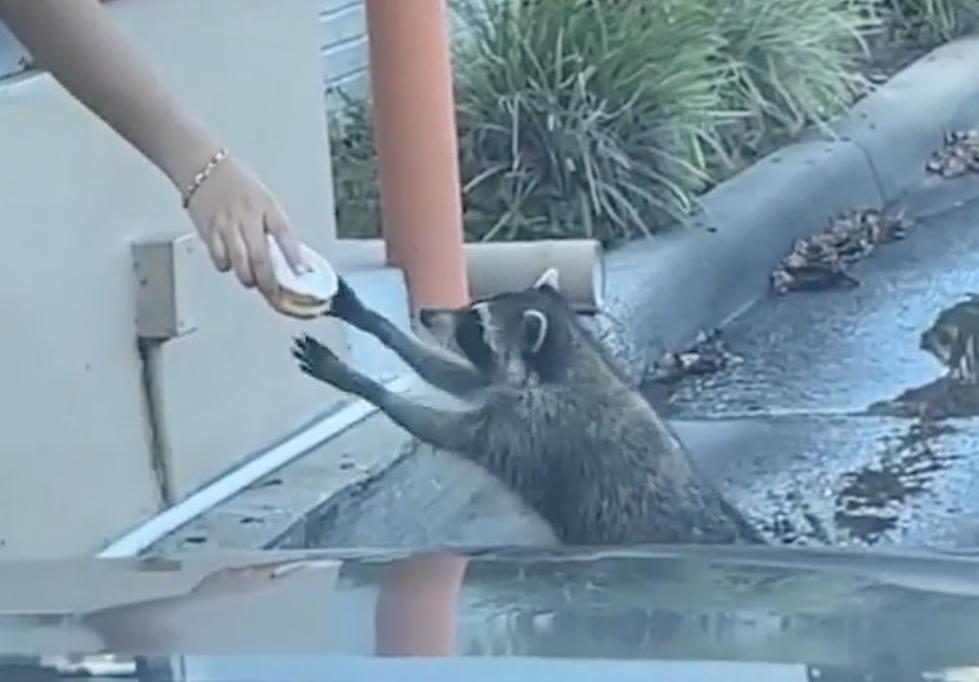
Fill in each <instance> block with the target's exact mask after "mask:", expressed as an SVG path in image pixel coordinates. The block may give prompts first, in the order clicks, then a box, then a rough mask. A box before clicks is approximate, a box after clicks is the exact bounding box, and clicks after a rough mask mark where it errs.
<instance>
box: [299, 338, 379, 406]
mask: <svg viewBox="0 0 979 682" xmlns="http://www.w3.org/2000/svg"><path fill="white" fill-rule="evenodd" d="M292 357H294V358H295V359H296V360H297V361H298V362H299V369H300V370H301V371H302V372H303V374H307V375H309V376H311V377H313V378H314V379H319V380H320V381H323V382H326V383H328V384H330V385H332V386H334V387H336V388H338V389H340V390H341V391H346V392H348V393H359V392H360V390H361V389H362V388H363V387H362V386H361V383H362V382H361V381H360V379H361V377H360V375H359V374H357V373H356V372H355V371H353V370H352V369H350V367H349V366H347V364H346V363H344V362H343V361H342V360H341V359H340V358H338V357H337V355H336V353H334V352H333V351H332V350H330V349H329V348H327V347H326V346H324V345H323V344H321V343H320V342H319V341H317V340H316V339H314V338H313V337H312V336H309V335H308V334H303V335H302V336H301V337H297V338H296V339H295V341H294V343H293V347H292Z"/></svg>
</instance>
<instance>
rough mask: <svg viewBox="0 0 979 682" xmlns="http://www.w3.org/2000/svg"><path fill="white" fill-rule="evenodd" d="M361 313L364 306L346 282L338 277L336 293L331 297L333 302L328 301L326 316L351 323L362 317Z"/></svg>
mask: <svg viewBox="0 0 979 682" xmlns="http://www.w3.org/2000/svg"><path fill="white" fill-rule="evenodd" d="M363 313H364V304H363V303H361V301H360V299H359V298H358V297H357V294H356V293H355V292H354V290H353V289H351V288H350V285H349V284H347V280H345V279H344V278H343V277H340V278H339V280H338V281H337V292H336V294H334V295H333V300H332V301H330V308H329V310H327V311H326V314H327V316H329V317H336V318H339V319H341V320H344V321H346V322H351V321H353V320H356V319H357V318H358V317H359V316H361V315H363Z"/></svg>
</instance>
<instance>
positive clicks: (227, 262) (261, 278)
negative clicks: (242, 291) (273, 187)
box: [187, 156, 309, 304]
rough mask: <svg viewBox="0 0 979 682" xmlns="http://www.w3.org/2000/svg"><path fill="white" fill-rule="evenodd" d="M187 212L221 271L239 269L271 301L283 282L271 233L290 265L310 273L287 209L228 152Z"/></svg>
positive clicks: (241, 278) (241, 277)
mask: <svg viewBox="0 0 979 682" xmlns="http://www.w3.org/2000/svg"><path fill="white" fill-rule="evenodd" d="M187 213H188V214H189V215H190V219H191V220H192V221H193V222H194V226H195V227H196V228H197V232H198V234H199V235H200V237H201V239H203V240H204V243H205V244H206V245H207V249H208V252H209V253H210V255H211V261H212V262H213V263H214V266H215V267H216V268H217V269H218V270H219V271H220V272H227V271H228V270H230V269H232V268H233V269H234V271H235V274H236V275H237V277H238V281H240V282H241V284H242V285H243V286H245V287H247V288H252V287H255V286H257V287H258V289H259V291H260V292H261V293H262V295H263V296H265V299H266V300H267V301H268V302H269V303H270V304H271V303H272V302H273V301H274V300H275V298H276V295H277V292H278V289H279V285H278V282H277V281H276V279H275V273H274V272H273V269H272V261H271V258H270V254H269V244H268V241H267V237H266V235H267V234H271V235H272V237H273V238H274V239H275V240H276V241H277V242H278V244H279V246H280V247H281V248H282V253H283V254H284V255H285V257H286V261H287V262H288V263H289V265H290V267H292V269H293V270H294V271H295V272H296V273H297V274H301V273H302V272H304V271H308V269H309V266H308V264H307V263H306V262H305V260H304V258H303V256H302V252H301V251H300V247H299V242H298V240H297V239H296V237H295V236H294V235H293V233H292V230H291V228H290V226H289V221H288V219H287V218H286V215H285V212H284V211H283V210H282V207H281V206H280V205H279V203H278V202H277V201H276V200H275V197H273V196H272V194H271V193H270V192H269V191H268V189H266V188H265V186H264V185H262V183H261V182H260V181H259V180H258V178H256V177H255V176H254V175H252V174H251V173H250V172H249V171H248V169H247V168H245V167H244V166H243V165H242V164H241V163H240V162H238V160H237V159H235V158H234V157H231V156H229V157H228V158H226V159H225V160H224V161H223V162H221V163H220V164H218V166H217V167H216V168H215V169H214V170H213V171H212V172H211V174H210V175H209V176H208V177H207V178H206V179H205V180H204V182H203V183H202V184H201V185H200V187H198V188H197V191H196V192H195V193H194V195H193V196H192V197H191V198H190V201H189V203H188V205H187Z"/></svg>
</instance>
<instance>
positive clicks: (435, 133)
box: [366, 0, 469, 310]
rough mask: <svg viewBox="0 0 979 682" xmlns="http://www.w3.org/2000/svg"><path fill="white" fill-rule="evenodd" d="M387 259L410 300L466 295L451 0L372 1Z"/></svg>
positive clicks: (442, 300) (455, 299) (443, 300)
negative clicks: (398, 273) (401, 273)
mask: <svg viewBox="0 0 979 682" xmlns="http://www.w3.org/2000/svg"><path fill="white" fill-rule="evenodd" d="M366 6H367V28H368V36H369V49H370V73H371V91H372V92H371V95H372V98H373V104H374V135H375V140H376V144H377V155H378V164H379V174H380V190H381V219H382V225H383V234H384V243H385V246H386V249H387V257H388V261H389V262H390V263H392V264H394V265H397V266H399V267H400V268H402V270H403V271H404V273H405V277H406V279H407V283H408V291H409V296H410V298H411V305H412V308H413V309H415V310H417V308H418V307H419V306H423V305H431V306H457V305H463V304H465V303H466V302H467V301H468V300H469V291H468V287H467V283H466V269H465V268H466V265H465V257H464V255H463V250H462V243H463V237H462V199H461V190H460V184H459V182H460V181H459V160H458V153H457V145H456V125H455V105H454V102H453V97H452V66H451V60H450V52H449V36H448V21H447V11H446V6H445V0H367V5H366Z"/></svg>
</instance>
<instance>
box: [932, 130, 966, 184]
mask: <svg viewBox="0 0 979 682" xmlns="http://www.w3.org/2000/svg"><path fill="white" fill-rule="evenodd" d="M925 169H926V170H927V171H928V172H929V173H934V174H936V175H940V176H942V177H943V178H946V179H951V178H957V177H959V176H962V175H965V174H966V173H969V172H972V173H976V172H979V130H976V129H968V130H952V131H949V132H947V133H945V140H944V144H943V145H942V148H941V149H939V150H937V151H935V152H934V153H933V154H932V155H931V157H930V158H929V159H928V163H927V164H926V165H925Z"/></svg>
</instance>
